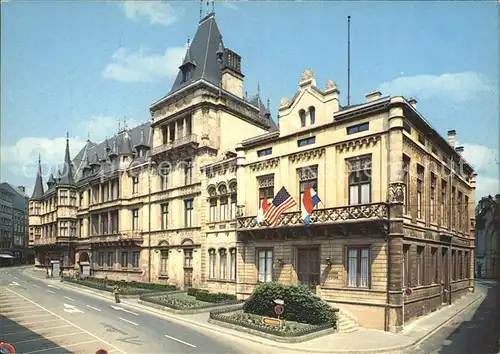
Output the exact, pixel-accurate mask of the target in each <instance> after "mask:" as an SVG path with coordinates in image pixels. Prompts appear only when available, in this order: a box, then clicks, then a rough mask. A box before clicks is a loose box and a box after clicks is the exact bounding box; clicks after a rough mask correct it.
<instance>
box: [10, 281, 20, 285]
mask: <svg viewBox="0 0 500 354" xmlns="http://www.w3.org/2000/svg"><path fill="white" fill-rule="evenodd" d="M9 285H14V286H19V283H18V282H17V281H13V282H11V283H10V284H9Z"/></svg>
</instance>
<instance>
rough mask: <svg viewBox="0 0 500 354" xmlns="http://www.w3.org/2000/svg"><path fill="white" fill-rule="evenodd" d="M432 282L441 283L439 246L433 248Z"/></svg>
mask: <svg viewBox="0 0 500 354" xmlns="http://www.w3.org/2000/svg"><path fill="white" fill-rule="evenodd" d="M430 276H431V284H438V283H439V271H438V249H437V247H432V248H431V274H430Z"/></svg>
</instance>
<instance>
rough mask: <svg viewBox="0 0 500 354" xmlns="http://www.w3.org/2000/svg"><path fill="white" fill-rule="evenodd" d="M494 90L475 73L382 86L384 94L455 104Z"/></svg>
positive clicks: (417, 78) (405, 79) (415, 78)
mask: <svg viewBox="0 0 500 354" xmlns="http://www.w3.org/2000/svg"><path fill="white" fill-rule="evenodd" d="M492 90H494V86H493V85H492V84H491V83H490V82H489V81H488V79H487V78H486V77H485V76H484V75H482V74H479V73H475V72H461V73H453V74H442V75H416V76H409V77H399V78H397V79H395V80H392V81H389V82H384V83H383V84H382V85H380V91H381V92H382V93H383V94H391V95H403V96H405V97H416V98H417V99H426V98H430V97H437V98H444V99H446V100H448V101H454V102H461V101H466V100H469V99H470V98H471V97H473V96H474V95H477V94H481V93H485V92H488V91H492Z"/></svg>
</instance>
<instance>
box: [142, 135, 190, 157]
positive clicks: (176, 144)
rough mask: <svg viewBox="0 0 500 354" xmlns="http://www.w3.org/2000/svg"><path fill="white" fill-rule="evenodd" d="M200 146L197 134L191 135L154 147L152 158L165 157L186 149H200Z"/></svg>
mask: <svg viewBox="0 0 500 354" xmlns="http://www.w3.org/2000/svg"><path fill="white" fill-rule="evenodd" d="M198 145H199V139H198V136H197V135H195V134H190V135H186V136H183V137H182V138H179V139H175V140H173V141H170V142H168V143H166V144H162V145H159V146H156V147H154V148H153V150H152V151H151V156H153V157H155V156H158V155H164V154H168V153H170V152H175V151H178V150H181V149H184V148H187V149H189V148H191V149H195V148H197V147H198Z"/></svg>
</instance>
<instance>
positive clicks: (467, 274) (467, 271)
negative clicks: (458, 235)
mask: <svg viewBox="0 0 500 354" xmlns="http://www.w3.org/2000/svg"><path fill="white" fill-rule="evenodd" d="M465 278H466V279H469V278H470V257H469V252H467V251H466V252H465Z"/></svg>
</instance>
